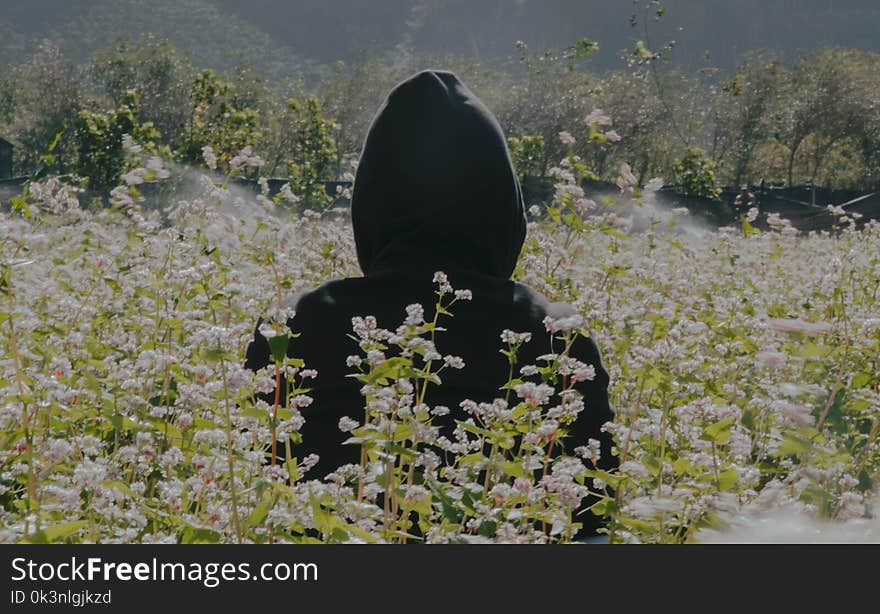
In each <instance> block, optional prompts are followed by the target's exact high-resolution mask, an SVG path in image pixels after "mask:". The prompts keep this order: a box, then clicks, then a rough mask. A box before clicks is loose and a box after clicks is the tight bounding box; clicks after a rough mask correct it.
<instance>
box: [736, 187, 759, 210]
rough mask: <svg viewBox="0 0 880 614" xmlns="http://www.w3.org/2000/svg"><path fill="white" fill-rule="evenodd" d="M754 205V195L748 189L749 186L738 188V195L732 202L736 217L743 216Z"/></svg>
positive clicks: (755, 200) (755, 201)
mask: <svg viewBox="0 0 880 614" xmlns="http://www.w3.org/2000/svg"><path fill="white" fill-rule="evenodd" d="M756 203H757V199H756V198H755V194H754V192H752V191H751V190H750V189H749V186H747V185H744V186H740V189H739V194H737V195H736V198H735V199H734V201H733V206H734V207H735V208H736V211H737V217H742V216H743V215H745V213H746V212H747V211H748V210H749V209H751V208H752V207H754V206H755V205H756Z"/></svg>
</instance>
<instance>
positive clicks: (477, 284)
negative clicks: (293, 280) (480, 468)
mask: <svg viewBox="0 0 880 614" xmlns="http://www.w3.org/2000/svg"><path fill="white" fill-rule="evenodd" d="M351 211H352V223H353V226H354V237H355V243H356V246H357V255H358V262H359V264H360V267H361V270H362V271H363V273H364V277H360V278H350V279H342V280H337V281H331V282H329V283H326V284H324V285H323V286H321V287H319V288H318V289H316V290H314V291H311V292H307V293H304V294H303V295H301V296H300V297H299V298H298V300H297V301H296V315H295V317H294V318H293V319H292V320H291V321H290V322H289V326H290V328H291V330H293V331H294V332H295V333H299V334H300V336H299V337H297V338H295V339H293V340H292V341H291V343H290V346H289V349H288V355H289V356H293V357H297V358H301V359H303V360H304V361H305V363H306V366H307V367H308V368H312V369H316V370H317V371H318V377H317V379H316V380H315V382H314V387H313V390H312V392H311V393H310V395H311V396H312V397H313V398H314V402H313V404H312V405H310V406H309V407H307V408H305V409H303V410H302V411H303V416H304V417H305V425H304V426H303V428H302V431H301V434H302V437H303V443H302V444H301V445H300V446H298V448H299V449H296V448H295V449H294V455H295V456H297V457H299V458H303V457H304V456H305V455H307V454H310V453H315V454H318V455H319V456H320V461H319V462H318V464H317V466H316V467H315V469H313V470H312V471H313V473H312V474H310V475H311V477H322V476H324V475H326V474H327V473H329V472H331V471H333V470H334V469H336V468H337V467H338V466H340V465H342V464H344V463H358V462H359V457H360V451H359V449H358V447H357V446H352V445H345V446H344V445H342V442H343V441H344V440H345V439H347V438H348V434H346V433H343V432H341V431H340V430H339V428H338V423H339V419H340V418H341V417H343V416H348V417H350V418H353V419H355V420H358V421H361V420H362V419H363V413H364V409H363V407H364V400H363V398H362V396H361V395H360V391H359V384H358V383H357V382H356V380H354V379H353V378H351V377H346V376H347V375H348V374H349V373H351V372H352V369H351V368H349V367H347V366H346V357H347V356H349V355H352V354H359V348H358V346H357V343H356V342H355V341H353V340H352V339H350V338H349V337H348V336H347V335H348V334H350V333H351V318H352V317H353V316H366V315H373V316H375V317H376V319H377V320H378V323H379V326H381V327H383V328H388V329H392V330H393V329H395V328H396V327H397V326H398V325H399V324H400V323H401V322H402V321H403V319H404V318H405V317H406V313H405V308H406V306H407V305H410V304H412V303H420V304H422V306H423V307H424V308H425V312H426V319H428V320H430V319H432V318H433V306H434V304H435V302H436V296H435V295H434V290H435V285H434V284H433V281H432V280H433V273H434V272H435V271H444V272H445V273H447V275H448V277H449V281H450V282H451V284H452V285H453V287H455V288H456V289H467V290H471V292H472V293H473V300H471V301H467V302H458V303H456V305H455V306H454V317H452V318H448V319H446V320H444V321H443V326H444V327H445V328H446V329H447V330H446V331H444V332H441V333H438V336H437V341H436V343H437V349H438V351H439V352H440V353H441V354H443V355H446V354H452V355H456V356H461V357H462V358H463V359H464V361H465V364H466V367H465V368H464V369H462V370H452V369H446V370H445V371H444V372H443V383H442V385H440V386H434V387H432V388H429V393H428V398H427V399H426V401H427V402H428V403H429V404H430V405H432V406H434V405H445V406H447V407H449V408H450V409H451V410H452V411H451V414H450V415H449V416H447V417H446V418H445V419H444V420H445V422H443V423H441V424H443V425H444V427H445V428H446V429H447V430H448V429H451V428H452V427H453V426H454V424H455V420H463V419H465V418H467V415H465V414H464V412H463V410H461V409H460V408H459V403H460V402H461V401H462V400H464V399H471V400H474V401H490V400H492V399H494V398H496V397H499V396H503V392H500V391H499V387H500V386H501V385H503V384H504V383H505V382H506V381H507V379H508V368H509V367H508V362H507V359H506V358H505V357H504V356H502V355H501V354H500V352H499V350H500V349H501V347H502V343H501V340H500V334H501V331H502V330H504V329H510V330H513V331H515V332H530V333H532V341H531V342H530V343H527V344H526V345H525V346H524V348H523V351H522V353H521V364H534V363H535V361H536V359H537V357H538V356H540V355H542V354H546V353H549V352H550V351H551V348H550V342H549V334H548V333H547V332H546V329H545V326H544V324H543V320H544V318H545V317H546V316H547V315H553V316H554V317H559V316H562V315H565V314H566V313H573V310H572V308H571V307H570V306H568V305H563V304H558V303H549V302H548V301H547V299H546V298H544V297H543V296H542V295H540V294H539V293H537V292H535V291H534V290H532V289H530V288H528V287H527V286H524V285H522V284H519V283H515V282H512V281H510V279H509V278H510V275H511V274H512V272H513V270H514V267H515V266H516V261H517V258H518V257H519V252H520V250H521V248H522V244H523V240H524V238H525V229H526V222H525V211H524V207H523V199H522V193H521V190H520V186H519V182H518V181H517V177H516V173H515V172H514V169H513V165H512V164H511V161H510V155H509V153H508V151H507V145H506V143H505V139H504V135H503V133H502V130H501V127H500V126H499V125H498V122H497V120H496V119H495V118H494V117H493V115H492V113H491V112H490V111H489V110H488V109H487V108H486V107H485V106H484V105H483V103H482V102H481V101H480V100H479V99H478V98H477V97H476V96H474V94H473V93H472V92H471V91H470V90H468V89H467V87H465V85H464V84H463V83H462V82H461V81H460V80H459V79H458V78H457V77H456V76H455V75H454V74H452V73H450V72H444V71H430V70H429V71H423V72H420V73H418V74H416V75H414V76H412V77H410V78H409V79H407V80H405V81H403V82H402V83H400V84H398V85H397V86H396V87H395V88H394V89H393V90H392V91H391V93H390V94H389V95H388V98H387V99H386V100H385V102H384V104H383V105H382V107H381V108H380V109H379V112H378V113H377V115H376V117H375V119H374V120H373V124H372V126H371V127H370V131H369V133H368V135H367V139H366V143H365V144H364V149H363V152H362V154H361V158H360V162H359V165H358V170H357V176H356V177H355V183H354V189H353V193H352V203H351ZM258 327H259V324H258ZM572 356H573V357H575V358H578V359H580V360H582V361H584V362H587V363H589V364H592V365H594V367H595V369H596V377H595V379H594V380H593V381H589V382H581V383H579V384H578V386H577V387H578V389H579V390H580V392H582V393H583V394H584V401H585V405H586V408H585V409H584V410H583V411H582V412H581V414H580V415H579V417H578V419H577V420H576V421H575V423H574V424H573V425H572V426H571V428H570V436H569V438H568V441H567V442H564V447H565V450H566V451H567V452H571V451H572V450H573V449H574V448H575V447H576V446H582V445H585V444H586V443H587V439H589V438H593V439H597V440H599V441H600V442H601V443H602V459H603V460H602V461H601V463H600V466H602V467H603V468H611V467H613V466H614V465H615V462H616V459H615V458H614V457H612V455H611V438H610V436H609V435H608V434H606V433H603V432H601V430H600V427H601V426H602V424H604V423H605V422H607V421H609V420H611V419H612V418H613V415H614V414H613V411H612V409H611V406H610V404H609V402H608V393H607V387H608V374H607V372H606V371H605V369H604V368H603V367H602V363H601V359H600V356H599V352H598V350H597V348H596V345H595V344H594V343H593V341H592V340H591V339H590V338H579V339H578V341H577V342H576V343H575V345H574V347H573V348H572ZM269 362H270V359H269V347H268V344H267V342H266V340H265V338H263V336H262V335H260V334H259V332H255V336H254V340H253V342H252V343H251V344H250V346H249V347H248V352H247V363H246V366H247V367H248V368H251V369H258V368H260V367H264V366H266V365H268V364H269ZM267 400H268V399H267ZM447 434H448V433H447ZM577 520H578V521H579V522H583V523H584V530H582V531H581V533H580V535H581V536H584V535H589V534H592V533H593V532H594V531H595V528H596V526H597V523H596V519H595V518H594V517H593V515H592V514H591V513H589V512H586V513H584V514H580V515H579V516H578V518H577Z"/></svg>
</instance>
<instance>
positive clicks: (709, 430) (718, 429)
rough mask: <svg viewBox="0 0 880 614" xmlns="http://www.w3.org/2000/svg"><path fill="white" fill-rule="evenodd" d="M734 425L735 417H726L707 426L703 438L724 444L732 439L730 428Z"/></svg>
mask: <svg viewBox="0 0 880 614" xmlns="http://www.w3.org/2000/svg"><path fill="white" fill-rule="evenodd" d="M732 426H733V418H725V419H724V420H721V421H720V422H716V423H715V424H712V425H710V426H707V427H706V429H705V430H704V431H703V437H702V439H707V440H709V441H712V442H714V443H717V444H722V443H724V442H726V441H727V440H728V439H730V430H731V427H732Z"/></svg>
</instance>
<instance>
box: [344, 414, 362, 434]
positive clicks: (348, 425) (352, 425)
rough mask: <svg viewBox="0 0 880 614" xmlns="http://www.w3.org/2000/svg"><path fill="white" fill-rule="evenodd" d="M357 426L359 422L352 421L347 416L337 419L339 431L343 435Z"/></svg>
mask: <svg viewBox="0 0 880 614" xmlns="http://www.w3.org/2000/svg"><path fill="white" fill-rule="evenodd" d="M359 426H360V422H358V421H357V420H352V419H351V418H349V417H348V416H342V417H341V418H340V419H339V430H340V431H342V432H343V433H350V432H351V431H353V430H354V429H356V428H357V427H359Z"/></svg>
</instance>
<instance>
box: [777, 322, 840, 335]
mask: <svg viewBox="0 0 880 614" xmlns="http://www.w3.org/2000/svg"><path fill="white" fill-rule="evenodd" d="M767 323H768V324H769V325H770V328H772V329H773V330H775V331H779V332H781V333H804V334H806V335H821V334H823V333H827V332H830V331H831V325H830V324H828V323H827V322H807V321H806V320H802V319H800V318H794V319H788V318H770V319H769V320H768V321H767Z"/></svg>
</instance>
